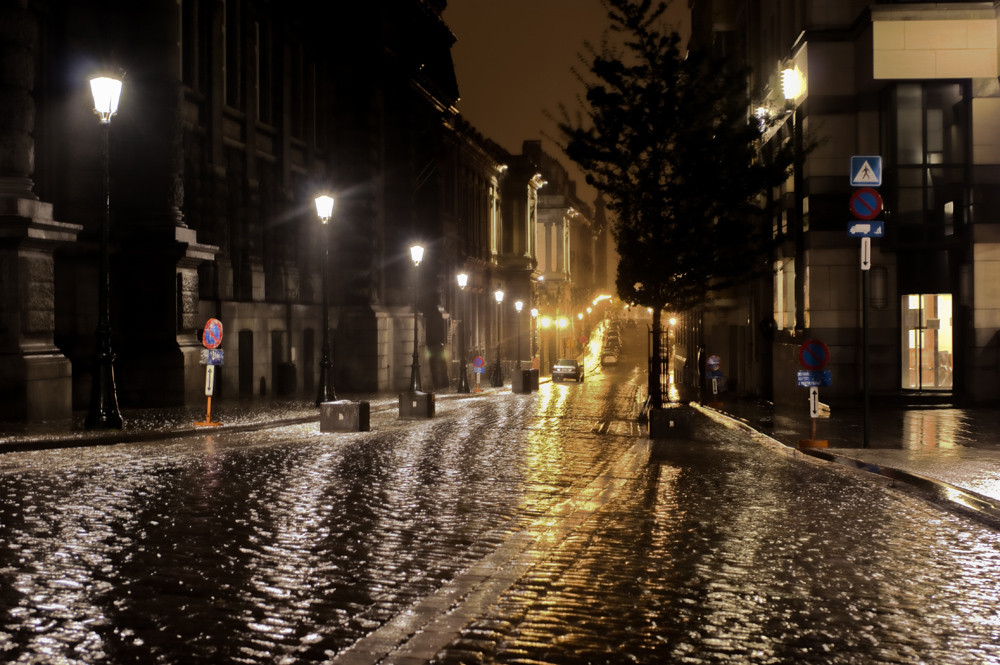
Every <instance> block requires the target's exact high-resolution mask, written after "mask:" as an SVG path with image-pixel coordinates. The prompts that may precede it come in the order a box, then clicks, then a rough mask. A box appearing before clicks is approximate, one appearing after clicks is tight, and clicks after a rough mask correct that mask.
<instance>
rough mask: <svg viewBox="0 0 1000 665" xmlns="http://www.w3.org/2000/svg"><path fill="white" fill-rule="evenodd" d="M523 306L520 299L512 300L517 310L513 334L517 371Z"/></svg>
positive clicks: (519, 366) (518, 368)
mask: <svg viewBox="0 0 1000 665" xmlns="http://www.w3.org/2000/svg"><path fill="white" fill-rule="evenodd" d="M523 308H524V303H523V302H521V301H520V300H515V301H514V309H516V310H517V330H516V331H515V333H514V336H515V337H517V371H519V372H520V371H521V309H523Z"/></svg>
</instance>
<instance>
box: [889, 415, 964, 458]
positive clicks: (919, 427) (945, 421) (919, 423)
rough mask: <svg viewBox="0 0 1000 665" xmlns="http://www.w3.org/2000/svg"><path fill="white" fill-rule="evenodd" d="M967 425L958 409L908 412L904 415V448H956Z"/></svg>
mask: <svg viewBox="0 0 1000 665" xmlns="http://www.w3.org/2000/svg"><path fill="white" fill-rule="evenodd" d="M964 424H965V416H964V415H963V414H962V412H961V411H958V410H956V409H935V410H914V409H910V410H907V411H906V412H905V413H904V414H903V448H905V449H908V450H914V449H918V448H955V447H956V444H955V441H956V439H957V438H958V436H957V435H958V434H959V433H960V432H961V430H962V429H963V426H964Z"/></svg>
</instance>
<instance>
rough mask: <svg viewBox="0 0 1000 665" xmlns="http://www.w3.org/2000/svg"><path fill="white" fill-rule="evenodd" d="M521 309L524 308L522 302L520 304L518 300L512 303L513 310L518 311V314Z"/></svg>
mask: <svg viewBox="0 0 1000 665" xmlns="http://www.w3.org/2000/svg"><path fill="white" fill-rule="evenodd" d="M523 307H524V303H523V302H521V301H520V300H515V301H514V309H516V310H517V311H518V313H520V312H521V309H522V308H523Z"/></svg>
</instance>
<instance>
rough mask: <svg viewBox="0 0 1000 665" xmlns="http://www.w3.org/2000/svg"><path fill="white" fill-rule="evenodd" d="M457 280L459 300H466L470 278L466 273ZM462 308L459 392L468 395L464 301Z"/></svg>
mask: <svg viewBox="0 0 1000 665" xmlns="http://www.w3.org/2000/svg"><path fill="white" fill-rule="evenodd" d="M455 279H457V280H458V288H459V289H460V290H461V293H460V294H459V299H464V298H465V287H466V286H467V285H468V283H469V276H468V275H467V274H466V273H464V272H460V273H458V275H456V276H455ZM461 308H462V318H461V319H459V322H458V325H459V330H460V331H461V334H460V335H459V336H458V355H459V369H458V392H460V393H467V392H469V377H468V376H467V374H466V371H465V335H466V331H465V317H466V315H467V314H466V312H465V302H464V300H463V302H462V303H461Z"/></svg>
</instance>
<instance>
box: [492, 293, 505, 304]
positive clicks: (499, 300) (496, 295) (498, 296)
mask: <svg viewBox="0 0 1000 665" xmlns="http://www.w3.org/2000/svg"><path fill="white" fill-rule="evenodd" d="M493 297H494V298H496V301H497V304H500V303H502V302H503V291H502V290H501V289H497V290H496V291H494V292H493Z"/></svg>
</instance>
